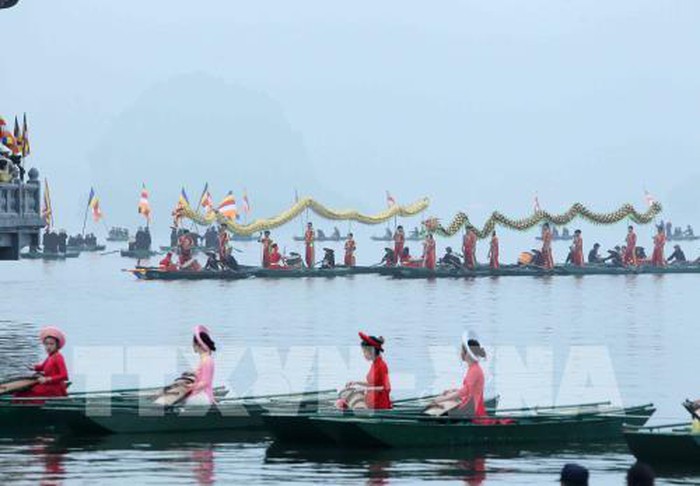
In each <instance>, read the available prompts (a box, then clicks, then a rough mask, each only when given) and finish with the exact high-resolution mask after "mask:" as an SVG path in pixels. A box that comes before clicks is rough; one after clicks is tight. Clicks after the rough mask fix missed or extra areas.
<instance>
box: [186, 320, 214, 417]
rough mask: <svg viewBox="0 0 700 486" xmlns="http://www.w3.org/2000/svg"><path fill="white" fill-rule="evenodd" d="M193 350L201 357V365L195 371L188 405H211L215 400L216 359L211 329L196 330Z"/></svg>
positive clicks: (201, 328)
mask: <svg viewBox="0 0 700 486" xmlns="http://www.w3.org/2000/svg"><path fill="white" fill-rule="evenodd" d="M192 349H193V350H194V352H195V353H197V354H198V355H199V364H198V365H197V369H196V370H195V380H194V383H193V384H192V387H191V388H190V390H189V392H188V394H187V401H186V403H187V404H188V405H211V404H213V403H214V402H215V400H214V387H213V385H212V383H213V382H214V358H213V356H212V353H214V351H216V345H215V344H214V341H213V340H212V338H211V333H210V332H209V329H207V328H206V327H204V326H196V327H195V328H194V336H193V338H192Z"/></svg>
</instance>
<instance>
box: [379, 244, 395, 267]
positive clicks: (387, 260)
mask: <svg viewBox="0 0 700 486" xmlns="http://www.w3.org/2000/svg"><path fill="white" fill-rule="evenodd" d="M394 262H396V253H394V249H393V248H384V256H383V257H382V260H381V261H380V262H379V265H384V266H385V267H393V266H395V263H394Z"/></svg>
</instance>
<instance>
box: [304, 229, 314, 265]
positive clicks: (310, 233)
mask: <svg viewBox="0 0 700 486" xmlns="http://www.w3.org/2000/svg"><path fill="white" fill-rule="evenodd" d="M315 241H316V235H315V233H314V225H313V224H312V223H311V222H308V223H306V233H304V244H305V245H306V255H305V256H306V258H305V262H306V267H307V268H314V264H315V263H316V250H315V248H314V242H315Z"/></svg>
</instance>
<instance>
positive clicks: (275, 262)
mask: <svg viewBox="0 0 700 486" xmlns="http://www.w3.org/2000/svg"><path fill="white" fill-rule="evenodd" d="M281 266H282V255H280V252H279V251H277V249H274V250H272V252H271V253H270V255H269V257H268V267H269V268H280V267H281Z"/></svg>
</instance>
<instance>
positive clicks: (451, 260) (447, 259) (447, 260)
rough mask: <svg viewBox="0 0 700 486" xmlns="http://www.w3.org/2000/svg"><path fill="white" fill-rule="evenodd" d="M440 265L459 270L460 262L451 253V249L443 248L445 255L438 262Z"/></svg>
mask: <svg viewBox="0 0 700 486" xmlns="http://www.w3.org/2000/svg"><path fill="white" fill-rule="evenodd" d="M440 263H441V264H443V265H445V266H448V267H450V268H460V267H461V266H462V260H460V259H459V257H458V256H457V255H455V254H454V253H453V252H452V247H449V246H448V247H447V248H445V255H444V256H443V257H442V259H441V260H440Z"/></svg>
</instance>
